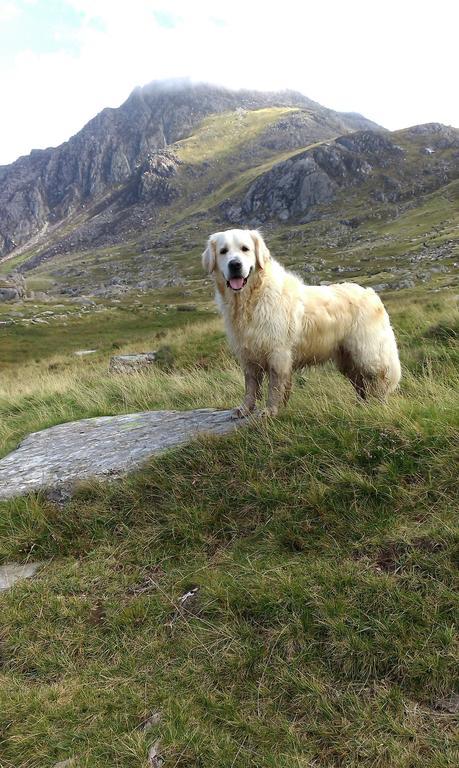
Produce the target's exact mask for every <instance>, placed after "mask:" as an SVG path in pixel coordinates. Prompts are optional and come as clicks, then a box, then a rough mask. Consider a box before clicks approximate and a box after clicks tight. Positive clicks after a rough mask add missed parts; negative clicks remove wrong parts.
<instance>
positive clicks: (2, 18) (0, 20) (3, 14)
mask: <svg viewBox="0 0 459 768" xmlns="http://www.w3.org/2000/svg"><path fill="white" fill-rule="evenodd" d="M20 12H21V10H20V8H19V6H18V5H17V3H13V2H0V24H4V23H5V22H8V21H11V19H14V18H16V16H19V14H20Z"/></svg>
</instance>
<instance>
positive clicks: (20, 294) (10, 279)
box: [0, 272, 26, 302]
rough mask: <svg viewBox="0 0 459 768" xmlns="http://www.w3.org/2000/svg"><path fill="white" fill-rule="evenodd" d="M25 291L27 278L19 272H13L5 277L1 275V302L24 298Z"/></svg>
mask: <svg viewBox="0 0 459 768" xmlns="http://www.w3.org/2000/svg"><path fill="white" fill-rule="evenodd" d="M25 292H26V283H25V279H24V277H23V276H22V275H21V274H19V272H13V273H12V274H11V275H8V276H7V277H5V278H1V277H0V302H2V301H18V300H19V299H23V298H24V296H25Z"/></svg>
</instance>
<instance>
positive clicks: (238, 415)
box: [231, 405, 252, 419]
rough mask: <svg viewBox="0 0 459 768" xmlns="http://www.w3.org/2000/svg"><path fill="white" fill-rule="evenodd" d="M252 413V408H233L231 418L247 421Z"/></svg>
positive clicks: (244, 406) (242, 406) (243, 406)
mask: <svg viewBox="0 0 459 768" xmlns="http://www.w3.org/2000/svg"><path fill="white" fill-rule="evenodd" d="M251 413H252V411H251V410H250V408H247V406H246V405H239V406H238V407H237V408H233V410H232V411H231V418H232V419H245V418H247V416H250V414H251Z"/></svg>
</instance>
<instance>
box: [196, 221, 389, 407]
mask: <svg viewBox="0 0 459 768" xmlns="http://www.w3.org/2000/svg"><path fill="white" fill-rule="evenodd" d="M202 263H203V267H204V269H205V270H206V271H207V272H208V273H209V274H210V275H212V276H213V279H214V282H215V289H216V290H215V298H216V302H217V305H218V307H219V309H220V311H221V312H222V314H223V317H224V320H225V326H226V332H227V334H228V338H229V342H230V345H231V347H232V349H233V351H234V353H235V354H236V356H237V358H238V359H239V361H240V363H241V365H242V367H243V370H244V374H245V398H244V401H243V403H242V405H240V406H239V408H236V409H235V410H234V417H235V418H242V417H244V416H248V414H249V413H251V412H252V411H254V410H255V407H256V401H257V399H260V395H261V388H262V382H263V376H264V374H265V373H267V374H268V377H269V392H268V400H267V404H266V408H265V409H264V410H263V411H262V414H264V415H268V416H275V415H276V414H277V412H278V410H279V407H280V405H281V404H282V403H284V404H285V403H286V402H287V400H288V398H289V395H290V390H291V386H292V371H293V370H295V369H297V368H302V367H304V366H306V365H313V364H315V363H322V362H325V361H326V360H334V361H335V363H336V365H337V367H338V369H339V370H340V371H341V373H343V374H344V375H345V376H347V377H348V378H349V379H350V381H351V382H352V384H353V385H354V387H355V389H356V391H357V393H358V395H359V396H360V397H362V398H365V397H366V396H367V395H376V396H377V397H380V398H384V397H386V395H388V394H389V393H391V392H393V391H394V390H395V389H396V387H397V385H398V382H399V380H400V362H399V358H398V351H397V344H396V341H395V336H394V332H393V330H392V327H391V324H390V321H389V316H388V314H387V312H386V310H385V308H384V306H383V303H382V301H381V299H380V298H379V296H378V295H377V294H376V293H375V292H374V290H373V289H372V288H362V287H361V286H360V285H356V284H354V283H340V284H337V285H327V286H310V285H304V283H303V282H302V281H301V280H300V279H299V278H298V277H296V275H294V274H292V273H291V272H288V271H287V270H285V269H284V268H283V267H282V266H281V264H279V263H278V262H277V261H275V260H274V259H273V258H271V254H270V253H269V250H268V248H267V247H266V244H265V242H264V240H263V238H262V236H261V234H260V233H259V232H258V231H256V230H249V229H230V230H227V231H226V232H217V233H215V234H213V235H211V236H210V238H209V240H208V243H207V247H206V250H205V251H204V253H203V255H202Z"/></svg>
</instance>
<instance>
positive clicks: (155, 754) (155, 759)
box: [148, 741, 164, 768]
mask: <svg viewBox="0 0 459 768" xmlns="http://www.w3.org/2000/svg"><path fill="white" fill-rule="evenodd" d="M163 763H164V760H163V758H162V757H161V756H160V754H159V741H155V743H154V744H152V746H151V747H150V749H149V750H148V765H149V766H151V768H161V766H162V765H163Z"/></svg>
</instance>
